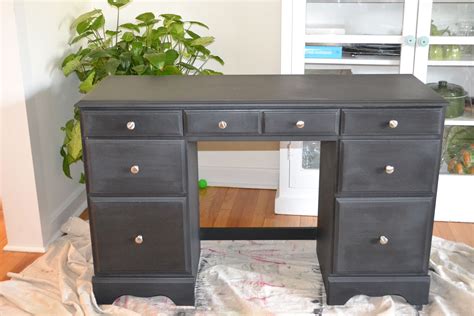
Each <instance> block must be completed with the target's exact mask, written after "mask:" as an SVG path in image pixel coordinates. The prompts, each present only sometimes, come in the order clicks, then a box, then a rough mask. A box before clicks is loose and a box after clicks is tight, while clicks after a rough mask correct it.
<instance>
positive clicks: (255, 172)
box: [199, 166, 278, 189]
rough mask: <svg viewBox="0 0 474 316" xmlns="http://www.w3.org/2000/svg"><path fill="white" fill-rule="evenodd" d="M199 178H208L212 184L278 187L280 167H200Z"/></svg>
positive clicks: (236, 186) (260, 187) (242, 186)
mask: <svg viewBox="0 0 474 316" xmlns="http://www.w3.org/2000/svg"><path fill="white" fill-rule="evenodd" d="M199 178H201V179H206V181H207V184H208V185H210V186H222V187H234V188H252V189H276V188H277V187H278V169H260V168H234V167H217V166H216V167H209V166H201V167H199Z"/></svg>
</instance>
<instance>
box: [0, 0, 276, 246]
mask: <svg viewBox="0 0 474 316" xmlns="http://www.w3.org/2000/svg"><path fill="white" fill-rule="evenodd" d="M1 3H2V26H7V28H8V32H7V34H8V37H7V38H4V39H3V41H2V49H4V48H5V47H8V48H9V51H8V54H9V55H8V56H7V58H2V61H5V62H7V64H8V65H7V66H10V67H9V71H10V72H13V73H14V75H15V76H12V75H10V74H8V75H7V74H6V72H4V71H3V70H2V77H4V78H3V79H6V82H5V85H4V88H5V89H6V90H8V91H9V92H11V93H10V95H9V98H8V100H7V99H6V98H5V97H4V96H2V112H1V113H2V121H1V122H2V128H1V132H2V135H1V139H2V144H1V148H2V158H1V164H0V166H1V167H0V168H1V169H0V170H1V172H2V173H1V177H2V183H1V187H0V189H1V191H0V192H1V193H0V196H1V198H2V199H3V202H4V206H3V207H4V214H5V219H6V225H7V235H8V244H7V247H6V249H8V250H28V249H29V250H34V251H41V250H44V247H45V246H46V245H47V244H48V243H49V242H50V241H51V240H52V239H54V238H55V237H56V236H57V235H58V232H59V231H58V230H59V227H60V225H61V224H62V223H63V222H64V221H65V220H66V219H67V217H69V216H70V215H72V214H74V213H77V212H79V211H81V210H82V209H83V208H84V207H85V196H84V187H83V185H80V184H78V183H77V182H76V181H72V180H69V179H67V178H65V177H64V175H63V174H62V170H61V164H62V161H61V157H60V156H59V153H58V152H59V148H60V146H61V144H62V141H63V134H62V132H61V131H60V127H61V126H62V125H63V124H64V122H65V121H66V120H67V119H69V118H70V117H71V113H72V106H73V104H74V103H75V102H77V100H78V99H79V98H80V94H79V93H78V92H77V86H78V81H77V79H75V78H74V77H73V76H71V77H70V78H64V76H63V75H62V73H61V71H60V70H59V65H60V61H61V58H62V57H64V56H65V55H66V53H67V51H68V50H70V48H69V47H68V44H67V42H68V41H69V39H70V34H69V25H70V23H71V21H72V19H73V18H74V17H77V16H78V15H79V14H81V13H83V12H86V11H88V10H91V9H92V8H94V7H95V8H102V9H104V13H105V15H106V18H107V20H108V21H109V23H111V24H113V23H114V22H113V20H114V18H115V10H114V9H113V8H111V7H110V6H108V4H107V2H106V0H101V1H94V2H91V1H79V0H72V1H53V0H49V1H33V0H29V1H28V0H18V1H14V2H10V1H9V2H7V1H2V2H1ZM145 11H153V12H155V13H156V14H160V13H176V14H180V15H182V16H183V18H184V19H187V20H199V21H202V22H204V23H206V24H208V25H209V27H210V31H208V33H207V32H206V30H202V31H200V33H201V34H202V35H206V34H211V35H213V36H215V37H216V43H215V44H213V45H212V46H211V49H212V51H213V53H215V54H217V55H220V56H221V57H222V58H223V59H224V60H225V61H226V65H225V66H224V67H222V68H219V67H218V65H215V66H216V67H215V68H216V69H218V70H222V71H223V72H224V73H225V74H261V73H264V74H268V73H279V65H280V53H279V52H280V1H279V0H256V1H251V0H239V1H237V0H235V1H221V0H188V1H179V0H174V1H144V0H135V1H134V2H132V3H131V4H130V5H128V6H127V7H126V8H124V10H123V11H122V12H123V14H122V21H124V22H125V21H126V20H131V19H133V18H134V17H135V16H136V15H138V14H139V13H142V12H145ZM7 24H8V25H7ZM14 42H15V43H17V49H16V50H14V49H13V48H14V45H12V43H14ZM10 55H11V56H10ZM3 66H4V65H2V68H4V67H3ZM15 67H16V68H15ZM4 69H5V68H4ZM10 110H12V111H10ZM200 148H201V149H202V151H201V153H200V158H201V159H202V161H203V163H202V164H201V173H204V174H206V172H207V171H209V170H211V173H212V170H213V168H214V167H216V166H217V165H218V167H219V168H224V169H225V168H227V170H231V169H233V168H234V167H235V166H236V165H238V166H239V168H241V169H242V168H243V169H242V170H246V169H247V171H249V170H250V171H251V170H256V169H258V168H259V167H261V166H266V169H267V170H266V171H265V172H267V173H268V174H270V177H269V179H270V180H268V181H270V182H272V181H273V182H275V186H276V184H277V180H276V179H277V178H275V175H276V174H277V172H278V151H277V148H278V145H277V144H274V143H267V144H264V145H263V146H262V147H261V148H255V146H254V144H249V143H239V144H229V143H227V144H223V143H213V144H201V146H200ZM220 149H225V152H224V153H223V154H222V153H220V154H218V153H216V152H215V151H216V150H220ZM242 149H244V151H242ZM249 150H250V151H253V152H252V153H249ZM203 153H204V154H203ZM239 153H240V154H241V155H242V156H241V157H239ZM253 153H255V155H254V156H255V157H256V158H255V159H254V160H252V159H248V158H247V159H243V158H245V157H247V156H249V155H252V154H253ZM245 155H247V156H245ZM231 158H232V159H231ZM240 158H242V159H240ZM226 162H228V164H227V165H226ZM204 165H205V166H204ZM80 169H81V168H80V166H79V167H78V168H76V170H75V171H74V173H75V174H76V177H77V175H78V173H79V172H80ZM234 169H235V168H234ZM203 170H204V171H203ZM206 170H207V171H206ZM220 170H222V169H220ZM218 173H220V178H219V179H220V180H222V172H220V171H218ZM214 174H215V172H214ZM249 174H254V173H252V172H249ZM226 175H227V173H226ZM233 178H234V176H233V175H229V176H228V179H233ZM271 179H273V180H271ZM208 180H210V181H209V183H210V184H212V182H213V181H212V179H208ZM225 181H226V180H225V177H224V183H221V184H224V185H225ZM229 181H230V180H229ZM243 181H247V182H248V180H245V179H244V180H243ZM250 181H251V179H250Z"/></svg>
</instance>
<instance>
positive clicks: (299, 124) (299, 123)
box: [296, 121, 304, 128]
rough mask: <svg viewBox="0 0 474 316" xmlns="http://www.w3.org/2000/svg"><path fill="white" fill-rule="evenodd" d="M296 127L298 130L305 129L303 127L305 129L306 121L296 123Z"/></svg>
mask: <svg viewBox="0 0 474 316" xmlns="http://www.w3.org/2000/svg"><path fill="white" fill-rule="evenodd" d="M296 127H298V128H303V127H304V121H298V122H296Z"/></svg>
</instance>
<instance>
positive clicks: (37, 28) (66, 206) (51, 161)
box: [2, 1, 90, 250]
mask: <svg viewBox="0 0 474 316" xmlns="http://www.w3.org/2000/svg"><path fill="white" fill-rule="evenodd" d="M5 3H6V2H5ZM6 5H8V6H9V7H10V10H9V11H10V14H8V13H4V14H7V17H8V18H9V19H10V20H11V19H14V23H12V25H10V26H9V32H8V34H9V36H10V37H12V38H13V39H14V40H16V41H17V43H18V51H17V52H16V53H13V54H16V56H14V57H16V58H17V59H19V64H20V67H17V68H18V69H17V73H18V75H20V76H21V79H22V80H21V81H22V82H23V86H22V87H21V88H22V90H23V99H24V101H23V102H24V104H25V107H26V114H27V118H28V126H27V127H25V130H26V128H27V130H28V131H29V138H30V146H31V149H30V150H31V152H32V159H33V167H34V174H33V175H32V177H34V183H35V186H36V192H35V193H36V197H34V196H33V194H24V193H23V192H21V191H18V192H16V197H17V198H18V199H27V200H33V199H37V206H38V213H39V214H37V215H38V216H39V219H38V218H37V217H28V216H23V215H22V214H20V213H18V209H17V208H18V204H7V196H4V195H5V194H2V197H3V199H4V202H5V205H4V213H5V217H6V225H7V233H8V244H7V246H6V248H5V249H7V250H23V249H24V248H25V247H27V246H28V245H33V244H34V245H36V246H38V243H40V244H41V246H43V247H44V246H46V245H47V244H48V243H49V242H50V241H51V240H52V239H54V238H55V237H56V236H58V234H59V227H60V226H61V225H62V223H63V222H64V221H65V220H66V219H67V218H68V217H69V216H70V215H72V214H74V213H77V212H78V211H79V210H80V209H82V210H83V209H84V207H85V203H84V202H85V199H84V186H83V185H81V184H79V183H78V182H77V180H76V181H71V180H68V179H67V178H65V177H64V175H63V174H62V168H61V165H62V160H61V157H60V155H59V148H60V146H61V144H62V141H63V137H64V135H63V133H62V132H61V131H60V127H61V126H62V125H63V124H64V123H65V122H66V120H67V119H69V118H70V117H71V116H72V106H73V104H74V103H75V102H77V100H79V98H80V95H79V93H78V92H77V85H78V81H77V79H75V78H73V77H72V76H71V78H64V76H63V74H62V72H61V70H60V68H59V67H60V64H61V59H62V57H63V56H65V54H66V51H67V50H69V46H68V41H69V39H70V33H69V25H70V23H71V21H72V19H73V18H74V17H75V16H77V15H78V14H79V12H81V11H86V10H88V9H89V8H90V4H88V3H85V2H81V1H76V2H73V1H15V2H14V4H13V6H12V5H11V3H10V2H9V4H6ZM12 7H13V10H11V8H12ZM2 20H3V19H2ZM12 27H13V28H12ZM15 31H16V32H15ZM15 37H16V38H15ZM9 46H10V43H9V42H7V41H6V42H4V43H2V48H5V47H9ZM7 62H10V60H8V61H7ZM7 79H8V80H9V81H8V83H6V88H7V89H10V88H11V86H13V85H14V84H18V82H19V81H16V80H11V78H7ZM25 130H23V131H25ZM4 132H5V131H4ZM8 137H12V138H15V137H16V133H12V134H11V135H9V136H8ZM6 138H7V136H6V135H4V140H5V139H6ZM2 147H4V149H6V148H5V145H4V144H2ZM21 158H22V157H20V156H18V157H17V159H21ZM5 160H6V159H4V158H3V157H2V161H3V163H4V164H5V163H6V162H5ZM20 168H21V167H20ZM78 169H80V168H78ZM3 170H5V165H4V166H3ZM78 171H79V170H76V171H75V172H76V174H77V173H78ZM2 179H3V180H4V183H3V188H2V190H3V192H6V191H8V190H9V189H12V186H11V184H10V180H9V179H7V174H6V172H5V171H4V173H2ZM30 180H31V177H30V178H29V179H28V181H30ZM6 186H8V187H6ZM38 220H39V221H40V225H41V226H40V227H41V236H42V240H41V241H38V240H39V239H38V238H35V239H34V240H29V241H28V240H25V239H24V238H26V237H25V236H28V234H27V233H25V231H28V230H29V227H30V226H31V227H33V226H34V227H36V225H38ZM15 222H21V223H22V226H23V230H19V229H17V228H13V226H12V225H13V223H15ZM20 234H21V235H22V236H23V237H21V236H20V237H21V238H20V237H18V238H20V239H18V238H17V236H16V235H20ZM18 240H21V242H19V241H18ZM38 249H39V248H38Z"/></svg>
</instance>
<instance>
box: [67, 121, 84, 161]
mask: <svg viewBox="0 0 474 316" xmlns="http://www.w3.org/2000/svg"><path fill="white" fill-rule="evenodd" d="M70 136H71V137H70V139H69V142H68V143H67V144H66V148H67V153H68V156H71V158H72V159H73V161H77V160H79V159H80V158H81V156H82V142H81V123H80V122H79V121H76V120H74V125H73V127H72V129H71V131H70Z"/></svg>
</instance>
